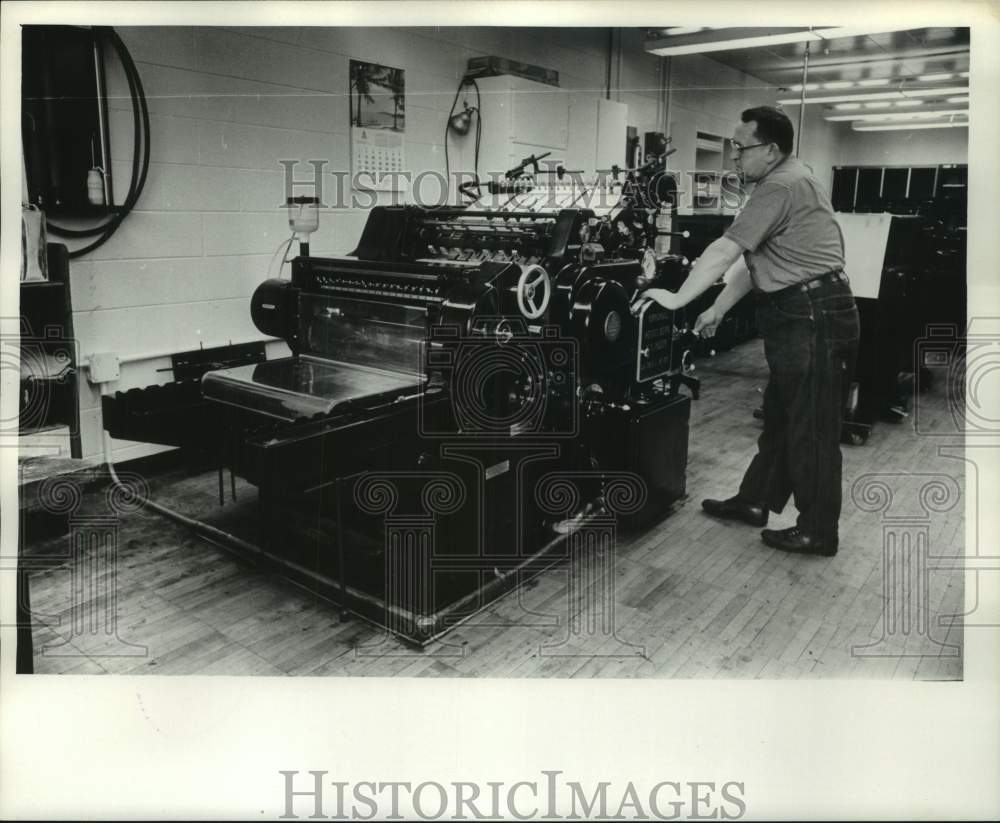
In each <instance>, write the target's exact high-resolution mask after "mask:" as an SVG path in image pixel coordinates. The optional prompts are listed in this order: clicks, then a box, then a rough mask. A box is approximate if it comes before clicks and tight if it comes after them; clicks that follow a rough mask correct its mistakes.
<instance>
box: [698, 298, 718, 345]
mask: <svg viewBox="0 0 1000 823" xmlns="http://www.w3.org/2000/svg"><path fill="white" fill-rule="evenodd" d="M723 316H724V314H723V312H721V311H719V310H718V309H717V308H716V307H715V305H714V304H713V305H711V306H709V307H708V308H707V309H705V311H703V312H702V313H701V314H699V315H698V319H697V320H695V321H694V333H695V334H699V335H701V336H702V337H715V330H716V329H717V328H718V327H719V323H721V322H722V318H723Z"/></svg>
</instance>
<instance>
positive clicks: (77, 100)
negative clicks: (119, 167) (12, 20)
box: [21, 26, 113, 216]
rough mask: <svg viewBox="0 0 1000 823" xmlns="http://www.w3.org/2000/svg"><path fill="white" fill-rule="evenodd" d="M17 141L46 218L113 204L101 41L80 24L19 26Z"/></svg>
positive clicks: (31, 191) (33, 198)
mask: <svg viewBox="0 0 1000 823" xmlns="http://www.w3.org/2000/svg"><path fill="white" fill-rule="evenodd" d="M21 31H22V48H21V72H22V73H21V95H22V97H21V99H22V104H21V139H22V145H23V148H24V167H25V173H26V175H27V188H28V200H29V202H31V203H33V204H35V205H36V206H38V207H39V208H41V209H42V210H43V211H44V212H46V214H48V215H70V216H72V215H92V214H95V213H104V212H105V211H106V208H107V207H106V206H105V204H110V203H112V202H113V199H112V192H111V189H110V186H111V178H110V171H111V168H110V145H109V137H108V125H107V124H108V114H107V101H106V94H105V90H104V66H103V61H104V55H103V50H102V45H101V43H102V38H100V37H99V36H98V35H97V32H96V31H95V30H94V29H90V28H82V27H79V26H24V27H23V28H22V29H21Z"/></svg>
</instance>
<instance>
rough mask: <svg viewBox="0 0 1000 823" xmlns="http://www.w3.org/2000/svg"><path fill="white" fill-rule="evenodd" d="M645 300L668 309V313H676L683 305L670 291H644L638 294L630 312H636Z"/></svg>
mask: <svg viewBox="0 0 1000 823" xmlns="http://www.w3.org/2000/svg"><path fill="white" fill-rule="evenodd" d="M647 300H654V301H656V302H657V303H659V304H660V305H661V306H663V308H665V309H670V311H677V310H678V309H679V308H681V307H682V306H683V305H684V304H683V303H681V302H680V300H678V299H677V295H676V294H674V293H673V292H672V291H667V290H666V289H646V290H645V291H644V292H641V293H640V294H639V296H638V297H637V298H636V300H635V302H634V303H633V304H632V311H638V309H639V307H640V306H642V304H643V303H645V302H646V301H647Z"/></svg>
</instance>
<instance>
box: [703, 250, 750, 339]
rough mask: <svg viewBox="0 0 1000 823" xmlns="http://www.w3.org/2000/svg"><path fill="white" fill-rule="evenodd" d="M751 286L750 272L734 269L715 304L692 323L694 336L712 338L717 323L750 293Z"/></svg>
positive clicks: (744, 269)
mask: <svg viewBox="0 0 1000 823" xmlns="http://www.w3.org/2000/svg"><path fill="white" fill-rule="evenodd" d="M752 286H753V284H752V282H751V280H750V272H749V271H748V270H747V267H746V266H740V267H739V268H737V269H735V270H734V271H733V274H732V276H731V277H730V278H729V280H728V281H727V282H726V287H725V288H724V289H723V290H722V291H721V292H720V293H719V296H718V297H716V298H715V302H714V303H713V304H712V305H711V306H709V307H708V308H707V309H705V311H703V312H702V313H701V314H699V315H698V318H697V319H696V320H695V321H694V329H693V330H692V331H694V333H695V334H700V335H701V336H702V337H714V336H715V330H716V329H717V328H718V326H719V323H721V322H722V318H723V317H725V315H726V312H728V311H729V310H730V309H731V308H732V307H733V306H735V305H736V304H737V303H738V302H739V301H740V299H741V298H742V297H743V296H744V295H745V294H747V293H748V292H749V291H750V289H751V288H752Z"/></svg>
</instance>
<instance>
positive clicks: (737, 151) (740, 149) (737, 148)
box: [733, 143, 771, 156]
mask: <svg viewBox="0 0 1000 823" xmlns="http://www.w3.org/2000/svg"><path fill="white" fill-rule="evenodd" d="M770 145H771V144H770V143H751V144H750V145H749V146H741V145H740V144H739V143H733V154H735V155H737V156H739V155H740V154H742V153H743V152H745V151H746V150H747V149H755V148H757V147H758V146H770Z"/></svg>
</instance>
